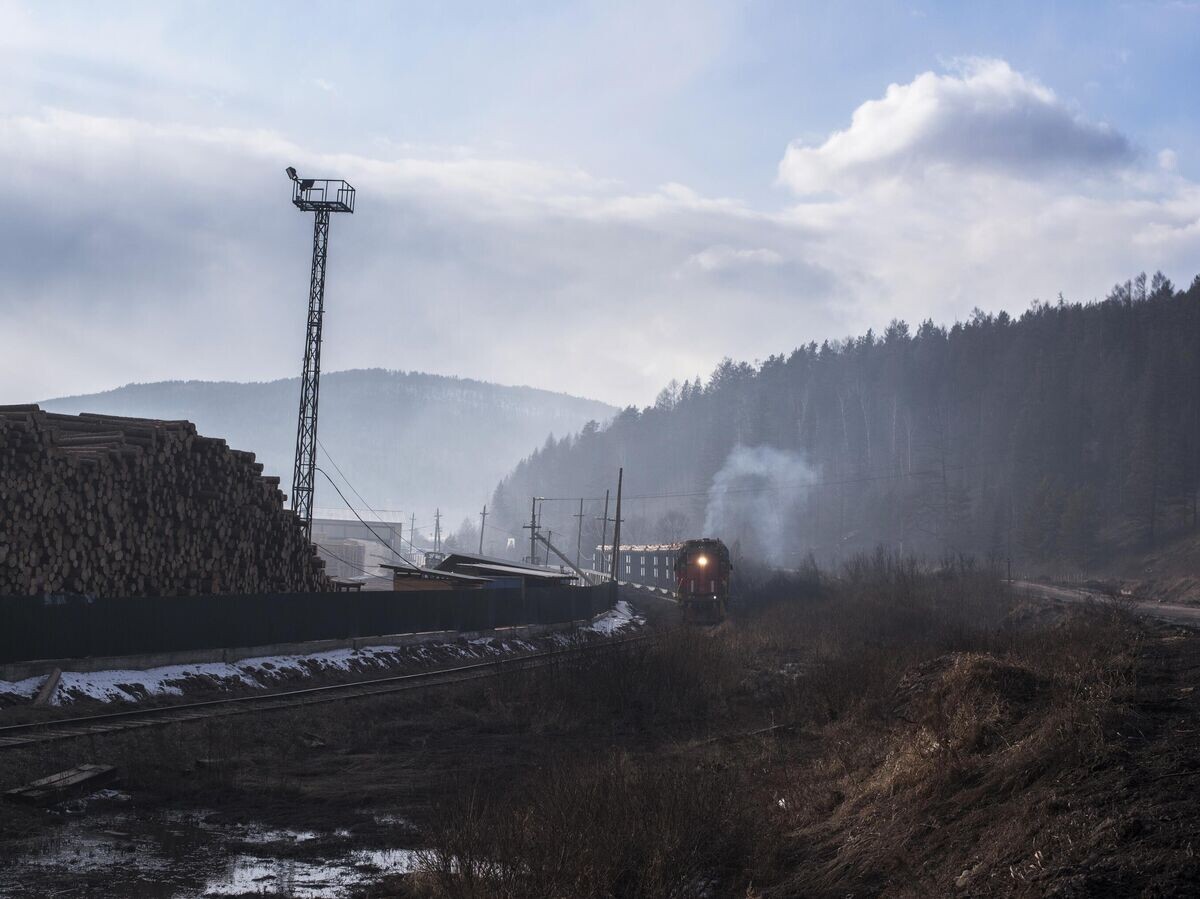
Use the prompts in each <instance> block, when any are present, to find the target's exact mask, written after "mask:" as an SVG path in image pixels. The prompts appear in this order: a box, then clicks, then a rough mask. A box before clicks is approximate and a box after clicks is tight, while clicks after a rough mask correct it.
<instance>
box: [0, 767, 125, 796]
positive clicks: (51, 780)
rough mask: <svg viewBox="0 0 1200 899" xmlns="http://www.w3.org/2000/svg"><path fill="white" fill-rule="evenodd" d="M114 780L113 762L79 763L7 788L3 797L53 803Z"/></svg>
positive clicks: (90, 790)
mask: <svg viewBox="0 0 1200 899" xmlns="http://www.w3.org/2000/svg"><path fill="white" fill-rule="evenodd" d="M116 779H117V769H116V768H115V767H114V766H113V765H79V766H77V767H75V768H69V769H68V770H66V771H59V772H58V773H57V774H51V775H50V776H49V777H43V778H41V779H40V780H35V781H33V782H32V783H27V784H25V786H23V787H17V788H16V789H14V790H9V791H8V792H7V793H5V794H4V798H5V799H7V800H8V801H9V802H20V803H23V804H25V805H54V804H55V803H58V802H63V801H64V800H67V799H72V798H74V797H76V796H84V795H86V794H88V793H93V792H95V791H96V790H100V789H103V788H104V787H106V786H108V785H109V784H111V783H113V782H114V781H115V780H116Z"/></svg>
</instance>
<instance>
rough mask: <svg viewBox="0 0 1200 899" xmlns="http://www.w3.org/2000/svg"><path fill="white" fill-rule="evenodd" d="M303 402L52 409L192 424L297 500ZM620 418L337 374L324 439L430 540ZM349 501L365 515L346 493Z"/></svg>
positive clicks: (249, 388)
mask: <svg viewBox="0 0 1200 899" xmlns="http://www.w3.org/2000/svg"><path fill="white" fill-rule="evenodd" d="M299 402H300V382H299V379H298V378H288V379H285V380H279V381H270V382H266V383H252V384H239V383H232V382H211V381H163V382H158V383H153V384H130V385H128V386H125V387H121V388H118V389H116V390H110V391H107V392H105V393H96V394H90V395H87V396H74V397H64V398H62V399H55V400H48V401H45V402H43V403H42V406H43V407H44V408H46V409H51V410H54V411H60V412H72V413H77V412H108V413H111V414H116V415H135V416H147V417H152V418H186V419H190V420H191V421H194V422H195V423H196V425H197V427H198V428H199V430H200V433H202V434H207V435H211V436H214V437H224V438H225V439H226V440H227V441H228V442H229V444H230V445H231V446H233V447H234V448H236V449H243V450H250V451H252V452H254V453H256V454H257V455H258V458H259V461H261V462H263V463H264V465H265V467H266V470H267V473H269V474H276V475H279V476H281V477H282V487H283V490H284V492H285V493H290V492H291V484H292V463H293V459H294V455H295V445H296V413H297V408H298V405H299ZM614 412H616V410H615V409H613V408H612V407H610V406H606V405H605V404H603V403H598V402H595V401H593V400H587V399H580V398H579V397H573V396H567V395H566V394H562V393H552V392H550V391H547V390H537V389H534V388H531V387H506V386H502V385H499V384H489V383H485V382H481V381H472V380H467V379H463V378H448V377H442V376H440V375H429V374H421V373H419V372H400V371H384V370H382V369H368V370H356V371H340V372H328V373H326V374H324V375H322V377H321V405H320V439H321V443H322V444H323V446H324V447H327V448H328V450H329V453H330V454H331V455H332V456H333V458H334V460H335V461H336V463H337V465H338V466H339V467H340V468H341V470H342V471H343V472H344V473H345V475H346V477H347V478H349V480H350V482H351V483H352V484H353V485H354V487H355V488H357V490H358V491H359V493H361V494H362V496H363V497H364V498H365V499H366V500H367V501H368V502H370V504H371V505H372V506H373V507H374V508H375V509H379V510H384V509H388V510H396V509H399V510H403V512H404V520H405V521H406V522H407V521H408V516H409V515H410V514H412V513H415V514H416V515H417V524H418V527H422V526H428V527H429V528H430V529H431V528H432V524H433V514H434V510H435V509H436V508H438V507H440V508H441V511H442V513H443V515H444V516H445V517H444V518H443V522H442V526H443V528H444V529H447V530H449V529H453V528H454V527H455V526H456V525H457V524H458V523H459V522H460V521H461V520H462V519H463V517H464V516H467V515H470V516H471V517H472V518H473V519H474V520H476V521H477V520H478V517H477V516H478V512H479V507H480V506H481V505H482V504H483V503H484V502H486V501H487V500H488V496H489V494H490V493H491V491H492V489H493V488H494V487H495V485H496V482H497V481H498V480H499V479H500V478H501V477H503V476H504V474H505V472H507V471H510V470H511V469H512V467H513V465H514V464H516V462H517V461H518V460H519V459H521V457H522V456H524V455H525V454H527V453H528V452H529V451H530V449H531V448H533V447H536V446H539V445H541V444H542V442H543V441H545V440H546V437H547V435H548V434H551V433H555V434H567V433H571V432H572V431H576V430H578V429H579V428H580V427H582V425H583V424H584V422H586V421H588V420H590V419H601V420H604V419H606V418H608V416H610V415H611V414H613V413H614ZM324 459H325V454H324V452H323V451H322V450H318V464H319V465H320V466H321V467H322V468H323V469H325V470H327V471H328V472H329V474H330V475H331V476H332V477H334V478H335V479H338V478H339V474H338V472H337V471H336V470H335V469H334V468H333V467H331V466H329V465H327V464H326V463H325V461H324ZM342 490H343V491H346V493H347V496H348V497H349V499H350V500H351V502H354V503H355V504H356V505H359V506H360V507H361V503H360V502H359V500H358V499H357V497H355V495H354V494H353V493H352V492H349V491H347V490H346V487H345V485H342ZM316 500H317V506H318V507H319V508H320V509H326V508H330V509H338V508H344V507H343V505H342V501H341V500H340V499H339V498H338V496H337V494H336V493H334V492H333V490H332V489H331V488H330V487H329V484H328V482H327V481H325V479H324V478H322V477H320V476H319V475H318V477H317V484H316ZM368 517H370V516H368ZM430 532H432V531H431V530H430Z"/></svg>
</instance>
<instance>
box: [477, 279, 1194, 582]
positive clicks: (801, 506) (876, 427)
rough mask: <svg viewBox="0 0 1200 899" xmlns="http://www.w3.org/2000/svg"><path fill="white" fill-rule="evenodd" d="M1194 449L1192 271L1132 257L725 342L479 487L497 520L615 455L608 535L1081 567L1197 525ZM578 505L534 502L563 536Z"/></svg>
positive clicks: (607, 472)
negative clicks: (948, 315)
mask: <svg viewBox="0 0 1200 899" xmlns="http://www.w3.org/2000/svg"><path fill="white" fill-rule="evenodd" d="M1198 463H1200V277H1197V279H1196V280H1195V281H1193V283H1192V286H1191V287H1190V288H1189V289H1188V290H1187V291H1184V292H1180V291H1176V290H1175V289H1174V288H1173V286H1172V285H1171V284H1170V282H1169V281H1167V280H1166V279H1165V278H1164V277H1162V276H1161V275H1156V276H1155V277H1154V278H1152V279H1149V280H1148V279H1147V278H1146V277H1145V276H1144V275H1143V276H1140V277H1138V278H1137V279H1135V280H1134V281H1131V282H1128V283H1126V284H1124V285H1119V286H1117V287H1115V288H1114V289H1113V291H1112V293H1111V295H1110V296H1109V297H1108V298H1107V299H1105V300H1104V301H1102V302H1094V303H1088V304H1079V303H1064V302H1059V303H1057V304H1044V303H1036V304H1034V305H1033V307H1032V308H1031V309H1030V310H1029V311H1027V312H1026V313H1024V314H1023V315H1021V316H1020V317H1019V318H1015V319H1014V318H1012V317H1010V316H1009V315H1007V314H1006V313H1001V314H999V315H989V314H984V313H982V312H978V311H977V312H976V313H975V314H974V315H973V316H972V318H971V320H970V321H969V322H965V323H959V324H955V325H954V326H953V327H950V328H943V327H939V326H937V325H935V324H933V323H932V322H928V321H927V322H925V323H923V324H921V325H920V326H919V327H917V328H915V330H914V329H913V328H910V326H908V325H907V324H905V323H904V322H893V323H892V324H891V325H890V326H889V327H888V328H887V329H886V331H884V333H883V334H881V335H878V334H874V333H870V332H869V333H867V334H865V335H863V336H862V337H859V338H857V339H849V340H846V341H844V342H840V343H824V344H822V345H820V346H818V345H816V344H809V345H808V346H805V347H802V348H800V349H798V350H796V351H795V352H793V353H792V354H791V355H789V356H786V357H784V356H776V357H772V358H770V359H768V360H767V361H766V362H764V363H762V364H761V365H758V366H752V365H748V364H745V363H734V362H730V361H725V362H723V363H722V364H721V365H720V366H718V368H717V369H716V370H715V371H714V372H713V373H712V375H711V377H710V378H709V380H708V382H707V383H701V381H700V379H699V378H697V379H696V380H695V381H694V382H685V383H684V384H683V385H682V386H677V385H674V384H672V385H670V386H668V388H667V389H665V390H664V391H663V392H662V394H661V395H660V396H659V398H658V401H657V402H656V403H655V405H654V406H653V407H650V408H646V409H644V410H641V411H638V410H636V409H633V408H630V409H626V410H625V411H624V412H622V413H621V414H620V415H619V416H617V418H616V419H615V420H614V421H613V422H612V424H611V425H610V426H608V427H604V428H599V427H596V426H591V425H589V426H588V427H587V428H585V429H584V430H583V431H582V433H580V434H578V435H574V436H570V437H565V438H563V439H561V440H557V441H555V442H553V443H550V444H547V445H546V446H545V447H543V448H542V449H541V450H539V451H538V452H536V453H534V454H533V455H532V456H531V457H529V458H528V459H526V460H525V461H523V462H522V463H521V464H520V465H519V466H517V468H516V469H515V471H514V472H513V473H512V474H511V475H510V476H509V477H508V478H506V479H505V480H504V481H503V482H502V483H501V484H500V486H499V487H498V488H497V490H496V494H495V497H494V499H493V504H494V507H495V510H496V512H497V513H498V517H497V522H496V523H497V524H498V525H502V526H505V527H507V528H509V529H510V530H513V529H515V528H516V527H518V526H519V525H520V524H521V523H522V522H523V521H524V520H525V519H526V518H527V517H528V514H529V512H528V510H529V497H530V496H531V495H532V494H537V495H542V496H548V497H556V498H557V497H572V496H586V497H603V495H604V491H605V489H606V488H609V487H615V482H616V473H617V467H618V465H623V466H624V467H625V493H626V496H627V497H630V499H629V500H628V501H627V503H626V507H625V519H626V522H625V525H624V531H623V534H622V542H626V538H628V541H632V542H652V541H658V540H670V539H676V538H678V537H681V536H685V535H696V534H699V533H701V532H704V533H709V534H716V535H718V536H721V537H723V538H724V539H726V540H727V541H728V542H730V543H734V542H740V544H741V548H742V549H743V550H745V551H754V552H757V553H760V554H762V555H766V556H768V557H771V558H773V559H775V560H776V561H780V562H783V563H789V562H793V561H795V560H796V559H797V558H799V557H802V556H803V555H805V554H807V553H808V552H810V551H812V552H814V553H815V554H816V555H817V557H818V558H824V559H830V560H832V559H837V558H846V557H847V556H848V555H849V554H850V553H851V552H854V551H857V550H862V549H873V548H874V547H876V546H879V545H881V544H883V545H886V546H889V547H894V548H897V549H901V550H904V551H913V552H919V553H922V554H926V555H936V554H940V553H943V552H946V551H961V552H967V553H974V554H991V553H995V554H998V555H1000V556H1002V557H1006V556H1008V555H1009V553H1010V552H1011V554H1012V556H1013V557H1014V558H1015V559H1016V560H1017V561H1018V563H1020V564H1026V565H1028V564H1043V565H1045V564H1050V563H1053V564H1055V565H1060V566H1065V565H1073V566H1078V567H1079V568H1083V569H1088V568H1091V567H1094V566H1095V565H1096V564H1097V562H1098V561H1100V560H1101V559H1102V558H1104V557H1106V556H1107V554H1109V553H1111V552H1112V551H1113V550H1114V549H1136V548H1142V547H1149V546H1151V545H1153V544H1155V543H1156V542H1161V541H1162V540H1164V539H1166V538H1167V537H1169V536H1172V535H1176V534H1179V533H1181V532H1184V531H1186V530H1188V529H1193V528H1195V527H1196V524H1197V509H1196V498H1197V489H1198V487H1200V465H1198ZM656 494H657V495H660V496H653V495H656ZM661 494H669V496H665V497H664V496H661ZM672 494H673V495H672ZM647 495H651V496H647ZM577 509H578V502H577V501H575V502H569V501H563V502H558V501H549V502H547V503H546V505H545V507H544V511H543V527H552V528H553V529H554V530H555V531H557V532H558V533H560V534H567V535H569V537H568V538H567V539H566V541H565V542H567V543H568V544H569V543H571V542H573V541H574V538H575V534H576V530H575V522H574V521H573V520H572V519H571V518H570V517H569V516H570V514H572V513H575V512H576V511H577ZM588 509H589V516H588V521H587V532H586V536H585V545H586V546H594V545H595V542H596V540H597V538H598V537H599V530H600V528H599V524H598V522H595V521H593V520H592V519H594V518H596V517H598V516H599V515H600V503H597V502H595V501H591V502H589V504H588ZM515 533H520V531H515ZM610 534H611V530H610Z"/></svg>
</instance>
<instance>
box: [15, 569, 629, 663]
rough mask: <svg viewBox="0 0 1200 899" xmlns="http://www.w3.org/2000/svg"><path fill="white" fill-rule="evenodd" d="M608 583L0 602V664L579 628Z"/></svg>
mask: <svg viewBox="0 0 1200 899" xmlns="http://www.w3.org/2000/svg"><path fill="white" fill-rule="evenodd" d="M615 602H616V591H615V585H613V584H601V585H599V586H596V587H541V588H537V589H532V590H511V589H490V590H421V591H400V592H390V591H389V592H361V593H278V594H253V595H245V596H243V595H228V596H178V597H166V598H162V597H153V598H148V597H136V598H131V597H99V598H88V597H75V596H72V597H37V596H7V597H0V663H8V662H24V661H31V660H35V659H68V658H87V657H88V656H118V655H133V654H136V653H146V652H178V651H184V650H193V649H223V648H229V647H249V646H271V645H273V644H277V643H300V642H304V641H307V640H334V639H347V638H351V637H371V636H377V635H382V634H407V633H421V632H424V631H476V630H488V629H491V628H496V627H513V626H517V625H523V624H559V623H562V622H568V621H579V620H583V619H586V618H591V617H592V616H594V615H598V614H599V613H601V612H603V611H605V610H606V609H610V608H612V607H613V605H614V604H615Z"/></svg>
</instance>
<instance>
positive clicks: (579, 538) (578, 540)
mask: <svg viewBox="0 0 1200 899" xmlns="http://www.w3.org/2000/svg"><path fill="white" fill-rule="evenodd" d="M575 517H576V518H578V519H579V533H578V534H576V535H575V567H576V568H578V567H579V558H580V552H581V551H582V550H583V497H582V496H581V497H579V514H578V515H576V516H575Z"/></svg>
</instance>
